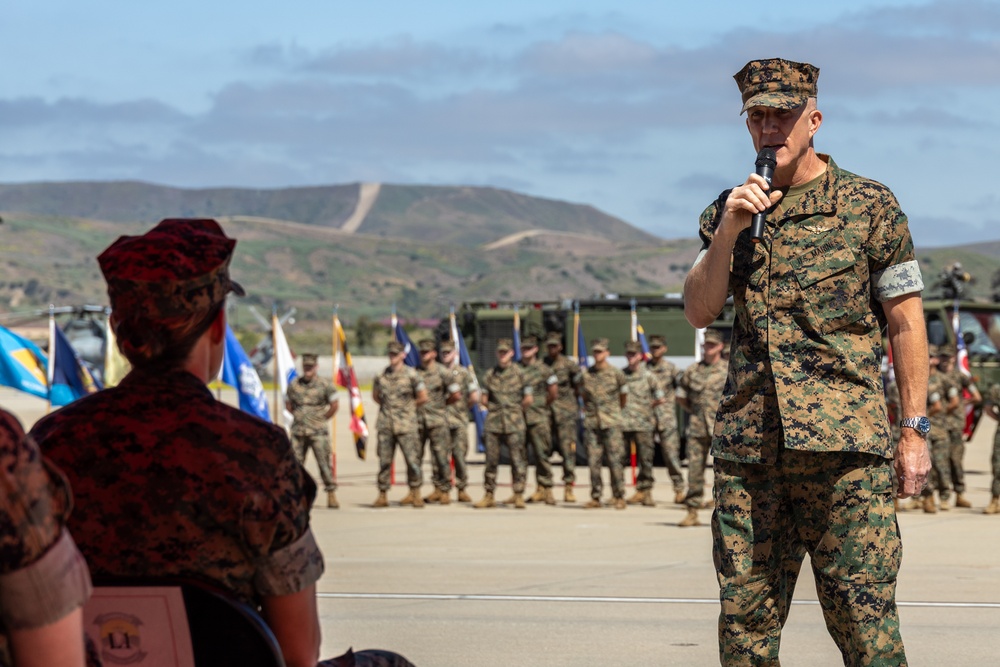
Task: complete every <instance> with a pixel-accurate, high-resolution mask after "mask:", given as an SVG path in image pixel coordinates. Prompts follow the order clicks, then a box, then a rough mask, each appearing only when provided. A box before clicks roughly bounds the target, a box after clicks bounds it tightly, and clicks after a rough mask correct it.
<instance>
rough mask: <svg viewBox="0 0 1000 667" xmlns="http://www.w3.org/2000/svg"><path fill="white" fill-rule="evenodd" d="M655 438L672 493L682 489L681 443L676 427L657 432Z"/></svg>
mask: <svg viewBox="0 0 1000 667" xmlns="http://www.w3.org/2000/svg"><path fill="white" fill-rule="evenodd" d="M656 437H657V438H659V440H660V451H661V452H663V463H664V465H665V466H666V468H667V474H669V475H670V481H671V482H673V485H674V491H680V490H681V489H683V488H684V473H683V472H682V471H681V441H680V438H679V437H678V434H677V426H676V425H674V426H673V427H671V428H668V429H663V430H659V429H658V430H657V431H656Z"/></svg>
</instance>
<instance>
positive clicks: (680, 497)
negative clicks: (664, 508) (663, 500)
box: [674, 489, 688, 505]
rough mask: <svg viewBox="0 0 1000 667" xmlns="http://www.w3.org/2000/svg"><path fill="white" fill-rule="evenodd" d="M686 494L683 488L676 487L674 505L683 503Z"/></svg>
mask: <svg viewBox="0 0 1000 667" xmlns="http://www.w3.org/2000/svg"><path fill="white" fill-rule="evenodd" d="M687 497H688V494H687V491H685V490H684V489H677V491H675V492H674V505H683V504H684V501H685V500H687Z"/></svg>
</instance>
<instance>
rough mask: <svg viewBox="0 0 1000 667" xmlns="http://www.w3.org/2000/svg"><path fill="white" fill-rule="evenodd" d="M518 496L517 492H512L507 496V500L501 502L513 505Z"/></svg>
mask: <svg viewBox="0 0 1000 667" xmlns="http://www.w3.org/2000/svg"><path fill="white" fill-rule="evenodd" d="M516 497H517V494H516V493H512V494H510V495H509V496H507V499H506V500H504V501H503V502H502V503H500V504H501V505H513V504H514V498H516Z"/></svg>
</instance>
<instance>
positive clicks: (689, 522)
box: [677, 507, 701, 528]
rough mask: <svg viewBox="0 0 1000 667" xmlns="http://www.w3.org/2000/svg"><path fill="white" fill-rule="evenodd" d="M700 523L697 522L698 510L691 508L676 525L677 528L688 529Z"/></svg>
mask: <svg viewBox="0 0 1000 667" xmlns="http://www.w3.org/2000/svg"><path fill="white" fill-rule="evenodd" d="M700 525H701V521H698V510H696V509H695V508H693V507H689V508H688V513H687V516H686V517H684V518H683V519H681V520H680V522H679V523H678V524H677V526H678V527H679V528H690V527H691V526H700Z"/></svg>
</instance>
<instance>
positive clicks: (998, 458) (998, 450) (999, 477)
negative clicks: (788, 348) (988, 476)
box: [990, 428, 1000, 496]
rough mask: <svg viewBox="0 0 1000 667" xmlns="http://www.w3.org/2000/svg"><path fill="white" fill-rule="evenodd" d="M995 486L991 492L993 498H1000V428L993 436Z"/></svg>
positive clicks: (993, 485) (991, 488) (991, 487)
mask: <svg viewBox="0 0 1000 667" xmlns="http://www.w3.org/2000/svg"><path fill="white" fill-rule="evenodd" d="M992 462H993V484H992V486H990V491H991V494H990V495H993V496H1000V428H997V433H996V435H994V436H993V461H992Z"/></svg>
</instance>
